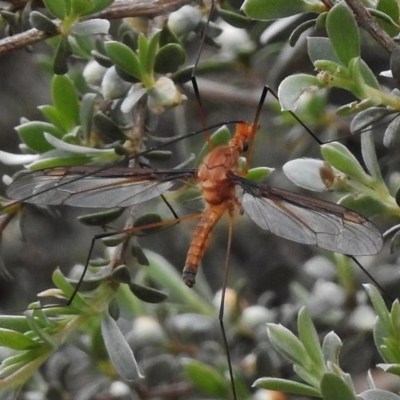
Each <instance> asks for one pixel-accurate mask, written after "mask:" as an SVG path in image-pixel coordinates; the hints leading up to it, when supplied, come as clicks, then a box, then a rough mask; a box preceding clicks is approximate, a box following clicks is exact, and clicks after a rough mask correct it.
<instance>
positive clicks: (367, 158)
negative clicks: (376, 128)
mask: <svg viewBox="0 0 400 400" xmlns="http://www.w3.org/2000/svg"><path fill="white" fill-rule="evenodd" d="M361 152H362V157H363V160H364V163H365V166H366V167H367V170H368V172H369V173H370V174H371V176H372V177H373V178H374V179H376V180H377V181H378V182H382V183H384V181H383V177H382V174H381V169H380V167H379V163H378V158H377V156H376V152H375V146H374V141H373V136H372V132H371V131H369V132H364V133H363V134H362V135H361Z"/></svg>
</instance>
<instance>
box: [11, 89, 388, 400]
mask: <svg viewBox="0 0 400 400" xmlns="http://www.w3.org/2000/svg"><path fill="white" fill-rule="evenodd" d="M268 90H269V88H268V87H265V88H264V91H263V94H262V96H261V100H260V104H259V107H258V110H257V113H256V117H255V120H254V123H252V124H249V123H247V122H238V123H237V124H236V131H235V134H234V135H233V137H232V138H231V139H230V141H229V142H228V144H226V145H220V146H216V147H214V148H213V149H212V150H211V151H210V153H209V154H208V155H207V156H206V157H205V158H204V160H203V162H202V164H201V165H200V167H199V168H198V169H195V168H179V169H164V170H160V169H147V168H146V169H145V168H130V167H120V166H113V167H110V168H108V167H107V168H97V167H94V166H73V167H55V168H50V169H44V170H39V171H35V172H31V173H28V174H25V175H22V176H20V177H19V178H17V179H16V180H15V181H14V182H13V183H11V185H10V186H9V187H8V189H7V194H8V196H9V197H11V198H12V199H14V200H17V201H25V202H28V203H34V204H44V205H68V206H74V207H91V208H113V207H129V206H134V205H137V204H140V203H143V202H146V201H148V200H150V199H153V198H156V197H158V196H160V195H162V194H163V193H165V192H167V191H168V190H170V189H173V187H174V185H175V183H177V182H182V181H186V182H188V183H189V184H190V185H192V183H193V182H195V183H197V184H198V185H199V186H200V190H201V193H202V197H203V199H204V201H205V205H206V206H205V210H204V211H203V212H202V213H201V214H196V215H188V216H185V217H181V218H178V220H181V221H183V220H187V219H192V218H196V217H200V221H199V222H198V224H197V227H196V228H195V231H194V233H193V238H192V242H191V244H190V247H189V250H188V252H187V257H186V262H185V265H184V269H183V280H184V282H185V284H186V285H187V286H189V287H192V286H193V285H194V284H195V279H196V274H197V270H198V267H199V264H200V261H201V259H202V258H203V255H204V253H205V251H206V248H207V244H208V239H209V237H210V234H211V232H212V230H213V228H214V226H215V225H216V223H217V222H218V221H219V219H220V218H221V217H222V216H223V215H224V214H228V216H229V221H230V223H229V234H228V245H227V256H226V259H225V266H224V267H225V274H224V283H223V286H222V288H223V289H222V295H221V306H220V310H219V322H220V327H221V332H222V337H223V343H224V347H225V350H226V355H227V361H228V370H229V377H230V382H231V388H232V394H233V398H234V399H237V398H238V397H237V395H236V389H235V381H234V374H233V369H232V363H231V359H230V354H229V350H228V340H227V337H226V333H225V328H224V322H223V310H224V300H225V290H226V283H227V271H228V255H229V251H230V247H231V238H232V220H233V217H234V215H235V213H236V212H237V210H239V213H241V212H242V210H243V211H244V212H245V213H246V214H247V215H248V216H249V217H250V219H252V220H253V221H254V222H255V223H256V224H257V225H258V226H259V227H261V228H262V229H264V230H267V231H270V232H271V233H273V234H275V235H277V236H280V237H282V238H285V239H288V240H291V241H294V242H298V243H303V244H307V245H314V246H317V247H320V248H322V249H326V250H329V251H333V252H338V253H343V254H346V255H349V256H351V257H352V258H353V260H354V261H356V262H357V260H356V259H355V258H354V256H361V255H372V254H376V253H377V252H379V250H380V249H381V247H382V244H383V239H382V235H381V233H380V232H379V230H378V229H377V228H376V227H375V225H374V224H373V223H372V222H371V221H369V220H368V219H366V218H364V217H363V216H361V215H360V214H358V213H356V212H354V211H351V210H349V209H347V208H345V207H342V206H340V205H336V204H334V203H331V202H328V201H324V200H318V199H313V198H311V197H307V196H304V195H300V194H297V193H293V192H290V191H286V190H283V189H278V188H275V187H271V186H268V185H265V184H259V183H255V182H253V181H251V180H249V179H247V178H246V174H247V172H248V169H249V168H248V164H247V163H246V167H245V168H243V167H242V164H241V162H240V158H241V155H242V154H243V153H244V152H245V151H246V150H247V148H249V149H250V156H249V158H251V149H252V148H253V145H254V138H255V134H256V132H257V129H258V120H259V116H260V113H261V107H262V104H263V102H264V99H265V97H266V95H267V93H268ZM142 154H143V153H142ZM169 222H170V221H164V222H161V223H156V224H152V225H148V226H147V228H152V227H154V226H156V225H163V224H168V223H169ZM136 229H137V228H128V229H125V230H123V231H120V232H124V233H127V234H133V233H134V231H135V230H136ZM144 229H146V226H144V227H140V230H141V231H143V230H144ZM120 232H117V233H120ZM114 234H115V232H114V233H106V234H100V235H97V236H95V237H94V238H93V239H92V244H91V247H90V250H89V254H88V258H87V262H86V265H85V268H84V271H83V273H82V275H81V278H80V279H79V281H78V283H77V286H76V288H75V291H74V292H73V294H72V296H71V298H70V299H69V301H68V304H70V303H71V302H72V301H73V299H74V296H75V294H76V293H77V291H78V289H79V286H80V283H81V282H82V281H83V278H84V276H85V273H86V270H87V268H88V265H89V260H90V257H91V253H92V250H93V245H94V241H95V240H96V239H99V238H102V237H107V236H111V235H114ZM357 264H358V265H360V264H359V263H358V262H357ZM360 266H361V265H360ZM369 276H370V275H369ZM370 278H371V277H370ZM372 279H373V278H372Z"/></svg>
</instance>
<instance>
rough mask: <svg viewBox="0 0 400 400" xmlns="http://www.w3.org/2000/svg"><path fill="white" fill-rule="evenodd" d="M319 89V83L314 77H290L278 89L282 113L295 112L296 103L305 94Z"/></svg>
mask: <svg viewBox="0 0 400 400" xmlns="http://www.w3.org/2000/svg"><path fill="white" fill-rule="evenodd" d="M319 87H320V84H319V81H318V79H317V78H316V77H315V76H313V75H306V74H297V75H291V76H288V77H287V78H285V79H284V80H283V81H282V82H281V84H280V85H279V88H278V97H279V101H280V103H281V107H282V111H284V110H292V111H293V110H295V109H296V102H297V101H298V100H299V98H300V96H301V95H302V94H303V93H305V92H311V91H314V90H317V89H319Z"/></svg>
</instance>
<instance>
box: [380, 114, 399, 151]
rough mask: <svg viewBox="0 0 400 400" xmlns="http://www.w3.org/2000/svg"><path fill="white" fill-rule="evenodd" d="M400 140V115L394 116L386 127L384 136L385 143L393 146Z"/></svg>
mask: <svg viewBox="0 0 400 400" xmlns="http://www.w3.org/2000/svg"><path fill="white" fill-rule="evenodd" d="M399 142H400V117H396V118H394V119H393V120H392V121H391V122H390V123H389V124H388V126H387V127H386V129H385V135H384V137H383V145H384V146H385V147H391V146H394V145H398V144H399Z"/></svg>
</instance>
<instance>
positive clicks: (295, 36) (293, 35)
mask: <svg viewBox="0 0 400 400" xmlns="http://www.w3.org/2000/svg"><path fill="white" fill-rule="evenodd" d="M315 21H316V19H310V20H308V21H304V22H303V23H301V24H300V25H299V26H297V27H296V28H295V29H294V30H293V32H292V33H291V35H290V37H289V44H290V46H292V47H294V46H295V45H296V43H297V41H298V40H299V37H300V36H301V34H302V33H303V32H305V31H306V30H307V29H308V28H312V27H313V26H314V25H315Z"/></svg>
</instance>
